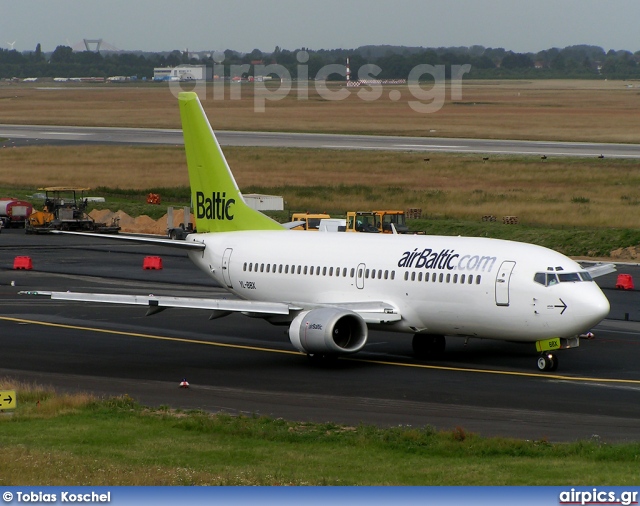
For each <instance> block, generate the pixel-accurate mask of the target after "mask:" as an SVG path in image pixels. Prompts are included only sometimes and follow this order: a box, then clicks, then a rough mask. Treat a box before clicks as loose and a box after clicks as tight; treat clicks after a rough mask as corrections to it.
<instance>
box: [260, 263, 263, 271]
mask: <svg viewBox="0 0 640 506" xmlns="http://www.w3.org/2000/svg"><path fill="white" fill-rule="evenodd" d="M260 272H264V264H260Z"/></svg>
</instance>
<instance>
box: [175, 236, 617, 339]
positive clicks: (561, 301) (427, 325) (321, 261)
mask: <svg viewBox="0 0 640 506" xmlns="http://www.w3.org/2000/svg"><path fill="white" fill-rule="evenodd" d="M187 240H188V241H195V242H204V243H205V244H206V249H205V250H204V251H202V252H195V251H194V252H190V253H189V256H190V258H191V259H192V260H193V261H194V263H196V265H198V266H199V267H200V268H201V269H203V270H204V271H205V272H207V273H208V274H209V275H211V276H212V277H213V278H215V279H216V280H217V281H218V282H219V283H220V284H221V285H222V286H223V287H226V288H227V289H228V290H229V291H231V292H233V293H234V294H236V295H238V296H239V297H241V298H243V299H248V300H261V301H273V302H288V303H291V304H292V305H296V306H299V307H309V306H313V305H314V304H331V305H335V306H339V305H340V304H341V303H362V302H368V301H381V302H385V303H387V304H389V305H391V306H393V307H394V308H395V309H396V310H397V312H398V313H399V314H400V315H402V318H401V320H400V321H397V322H394V323H388V324H384V325H382V326H381V328H383V329H386V330H390V331H396V332H410V333H428V334H439V335H454V336H456V335H457V336H473V337H483V338H493V339H505V340H512V341H537V340H541V339H547V338H552V337H572V336H575V335H577V334H580V333H582V332H584V331H586V330H589V329H590V328H591V327H592V326H594V325H595V324H597V323H598V322H599V321H600V320H602V319H603V318H604V317H605V316H606V315H607V314H608V312H609V302H608V300H607V299H606V297H605V296H604V294H603V293H602V291H601V290H600V288H599V287H598V286H597V285H596V283H594V282H593V281H590V280H589V277H588V275H586V273H585V271H584V269H583V268H582V267H581V266H580V265H579V264H578V263H576V262H575V261H573V260H571V259H570V258H568V257H566V256H564V255H562V254H560V253H557V252H555V251H552V250H549V249H547V248H543V247H540V246H535V245H531V244H525V243H518V242H511V241H502V240H497V239H485V238H474V237H444V236H420V235H378V234H356V233H310V232H294V231H249V232H223V233H215V234H197V235H191V236H189V237H188V238H187ZM580 273H582V274H580ZM536 275H537V276H536ZM561 275H562V276H561ZM545 276H547V278H546V279H547V280H548V282H546V283H545V281H544V280H545ZM554 278H555V280H556V282H555V284H554V282H553V279H554ZM536 279H537V281H536ZM541 280H542V281H541Z"/></svg>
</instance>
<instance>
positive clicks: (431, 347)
mask: <svg viewBox="0 0 640 506" xmlns="http://www.w3.org/2000/svg"><path fill="white" fill-rule="evenodd" d="M178 102H179V106H180V115H181V119H182V127H183V132H184V142H185V150H186V156H187V166H188V170H189V179H190V184H191V193H192V202H193V204H194V207H195V217H196V227H197V231H198V233H194V234H191V235H188V236H187V238H186V240H185V241H170V240H166V239H140V238H134V237H124V236H123V237H121V238H122V239H126V240H138V241H144V242H154V243H157V244H162V245H164V246H171V247H178V248H184V249H186V250H187V253H188V255H189V257H190V259H191V260H192V261H193V262H194V263H195V264H196V265H197V266H198V267H199V268H200V269H202V270H203V271H204V272H205V273H206V274H207V275H209V276H211V277H212V278H214V279H215V280H216V281H217V282H218V283H220V284H221V285H222V286H223V287H225V288H226V289H228V290H229V291H230V292H232V293H233V294H235V295H236V296H237V297H238V299H237V300H227V299H200V298H188V297H165V296H151V295H147V296H132V295H114V294H89V293H73V292H36V293H37V294H41V295H48V296H50V297H51V298H53V299H58V300H70V301H71V300H73V301H91V302H104V303H115V304H138V305H142V306H148V313H149V314H152V313H154V312H157V311H160V310H162V309H165V308H169V307H181V308H199V309H205V310H209V311H211V312H212V314H211V316H212V317H213V318H217V317H223V316H226V315H228V314H230V313H232V312H240V313H244V314H246V315H249V316H252V317H261V318H264V319H266V320H267V321H269V322H271V323H274V324H279V325H287V326H289V338H290V340H291V343H292V345H293V346H294V347H295V348H296V349H298V350H299V351H300V352H302V353H306V354H308V355H309V356H310V357H313V358H315V359H318V358H331V357H336V356H340V355H347V354H353V353H356V352H358V351H360V350H362V348H363V347H364V346H365V345H366V343H367V336H368V331H369V329H379V330H384V331H388V332H403V333H411V334H413V335H414V337H413V350H414V352H415V355H416V356H417V357H419V358H421V359H428V358H430V357H437V356H440V355H442V354H443V353H444V351H445V336H449V337H459V338H486V339H498V340H504V341H520V342H525V343H531V346H532V348H533V344H535V346H536V348H537V350H538V351H539V352H540V355H539V356H538V360H537V365H538V368H539V369H540V370H544V371H553V370H555V369H556V368H557V366H558V359H557V357H556V355H555V351H556V350H559V349H563V348H573V347H576V346H578V345H579V342H580V335H581V334H582V333H584V332H586V331H589V330H590V329H591V328H592V327H593V326H594V325H596V324H597V323H598V322H600V321H601V320H602V319H603V318H604V317H605V316H606V315H607V314H608V312H609V302H608V300H607V299H606V297H605V296H604V294H603V293H602V291H601V290H600V288H599V287H598V285H597V284H596V283H595V282H594V281H593V279H592V278H593V277H594V276H597V275H601V274H606V273H607V272H611V271H612V270H613V269H614V268H613V267H612V266H611V265H605V266H597V267H594V268H591V269H585V268H583V267H582V266H580V265H579V264H578V263H577V262H575V261H573V260H571V259H570V258H568V257H566V256H564V255H562V254H560V253H558V252H555V251H552V250H550V249H547V248H543V247H540V246H536V245H532V244H525V243H519V242H512V241H503V240H497V239H487V238H475V237H445V236H429V235H426V236H425V235H387V234H384V235H383V234H365V233H341V232H336V233H328V232H327V233H306V232H292V231H289V230H288V229H286V228H285V227H283V226H282V225H280V224H279V223H277V222H275V221H273V220H272V219H270V218H269V217H267V216H265V215H264V214H262V213H260V212H258V211H255V210H253V209H251V208H250V207H248V206H247V205H246V204H245V202H244V200H243V197H242V194H241V193H240V190H239V189H238V186H237V184H236V181H235V179H234V177H233V174H232V173H231V170H230V169H229V166H228V164H227V161H226V159H225V157H224V154H223V153H222V150H221V149H220V146H219V144H218V142H217V140H216V137H215V134H214V133H213V130H212V129H211V125H210V124H209V121H208V119H207V117H206V115H205V113H204V110H203V108H202V105H201V104H200V101H199V100H198V97H197V95H196V94H195V93H180V95H179V99H178ZM32 293H33V292H32Z"/></svg>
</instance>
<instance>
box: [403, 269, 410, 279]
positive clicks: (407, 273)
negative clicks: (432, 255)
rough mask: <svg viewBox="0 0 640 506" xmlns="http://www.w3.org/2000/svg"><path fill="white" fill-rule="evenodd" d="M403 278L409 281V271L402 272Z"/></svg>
mask: <svg viewBox="0 0 640 506" xmlns="http://www.w3.org/2000/svg"><path fill="white" fill-rule="evenodd" d="M404 280H405V281H409V271H407V272H405V273H404Z"/></svg>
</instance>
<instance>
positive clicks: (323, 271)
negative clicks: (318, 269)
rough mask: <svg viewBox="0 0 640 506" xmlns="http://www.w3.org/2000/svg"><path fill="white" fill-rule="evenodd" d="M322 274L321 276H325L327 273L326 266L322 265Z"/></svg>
mask: <svg viewBox="0 0 640 506" xmlns="http://www.w3.org/2000/svg"><path fill="white" fill-rule="evenodd" d="M322 275H323V276H326V275H327V268H326V267H323V268H322Z"/></svg>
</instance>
